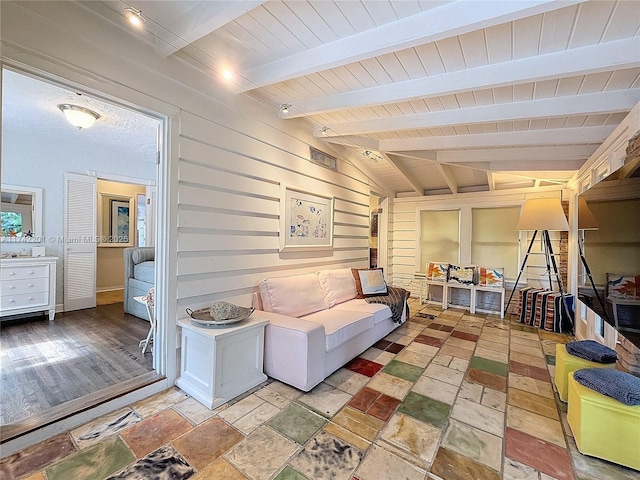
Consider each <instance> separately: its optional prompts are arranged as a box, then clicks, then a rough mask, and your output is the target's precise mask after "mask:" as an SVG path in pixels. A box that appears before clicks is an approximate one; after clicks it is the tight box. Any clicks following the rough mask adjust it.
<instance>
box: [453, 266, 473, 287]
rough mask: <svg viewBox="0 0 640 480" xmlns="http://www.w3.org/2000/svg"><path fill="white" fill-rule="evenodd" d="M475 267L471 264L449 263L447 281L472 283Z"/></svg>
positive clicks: (464, 283)
mask: <svg viewBox="0 0 640 480" xmlns="http://www.w3.org/2000/svg"><path fill="white" fill-rule="evenodd" d="M475 273H476V267H475V266H473V265H468V266H465V265H450V266H449V282H451V283H459V284H461V285H473V284H474V283H475V281H474V280H475V278H474V277H475Z"/></svg>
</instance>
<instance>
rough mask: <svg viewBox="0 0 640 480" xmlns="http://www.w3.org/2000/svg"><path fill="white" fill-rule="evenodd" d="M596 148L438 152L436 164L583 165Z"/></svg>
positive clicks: (568, 146) (565, 146)
mask: <svg viewBox="0 0 640 480" xmlns="http://www.w3.org/2000/svg"><path fill="white" fill-rule="evenodd" d="M597 147H598V146H597V145H561V146H558V147H553V146H551V147H520V148H518V147H515V148H488V149H478V150H445V151H442V152H438V162H441V163H450V164H456V163H467V162H495V161H512V162H514V163H521V164H524V165H526V162H532V161H543V160H548V161H550V162H552V163H555V162H558V161H560V160H580V161H582V162H583V163H584V161H585V160H586V159H587V158H589V156H591V154H592V153H593V152H594V151H595V149H596V148H597Z"/></svg>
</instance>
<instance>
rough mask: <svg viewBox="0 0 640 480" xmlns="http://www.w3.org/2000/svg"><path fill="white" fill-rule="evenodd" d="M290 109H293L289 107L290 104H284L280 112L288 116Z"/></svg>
mask: <svg viewBox="0 0 640 480" xmlns="http://www.w3.org/2000/svg"><path fill="white" fill-rule="evenodd" d="M290 108H291V105H289V104H288V103H283V104H282V105H280V112H281V113H284V114H287V113H289V109H290Z"/></svg>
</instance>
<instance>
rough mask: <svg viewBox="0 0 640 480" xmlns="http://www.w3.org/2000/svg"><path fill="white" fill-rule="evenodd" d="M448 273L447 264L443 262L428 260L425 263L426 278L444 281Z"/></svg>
mask: <svg viewBox="0 0 640 480" xmlns="http://www.w3.org/2000/svg"><path fill="white" fill-rule="evenodd" d="M448 274H449V264H448V263H443V262H429V264H428V265H427V280H431V281H434V282H446V281H447V275H448Z"/></svg>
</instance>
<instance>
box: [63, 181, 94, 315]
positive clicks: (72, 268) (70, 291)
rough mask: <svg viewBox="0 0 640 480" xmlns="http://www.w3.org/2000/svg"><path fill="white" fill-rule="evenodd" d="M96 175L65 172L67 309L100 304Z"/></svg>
mask: <svg viewBox="0 0 640 480" xmlns="http://www.w3.org/2000/svg"><path fill="white" fill-rule="evenodd" d="M96 212H97V209H96V179H95V178H94V177H88V176H86V175H76V174H73V173H66V174H65V217H64V225H65V238H64V309H65V311H70V310H80V309H82V308H93V307H95V306H96V225H97V221H96Z"/></svg>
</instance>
